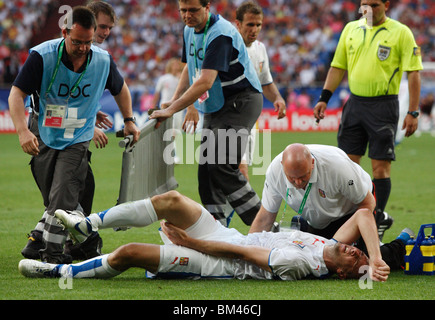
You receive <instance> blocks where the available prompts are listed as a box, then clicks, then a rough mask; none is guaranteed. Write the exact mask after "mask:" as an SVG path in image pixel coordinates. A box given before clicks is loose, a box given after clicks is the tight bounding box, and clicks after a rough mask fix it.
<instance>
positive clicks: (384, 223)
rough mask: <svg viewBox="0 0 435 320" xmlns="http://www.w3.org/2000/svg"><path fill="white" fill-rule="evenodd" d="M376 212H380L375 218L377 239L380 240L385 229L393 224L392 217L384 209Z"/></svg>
mask: <svg viewBox="0 0 435 320" xmlns="http://www.w3.org/2000/svg"><path fill="white" fill-rule="evenodd" d="M377 214H382V216H380V217H379V218H378V219H376V220H377V225H378V235H379V240H380V241H382V238H383V237H384V233H385V231H387V230H388V229H390V228H391V226H392V225H393V222H394V219H393V218H392V217H391V216H390V215H389V214H388V213H386V212H385V211H384V212H378V213H377Z"/></svg>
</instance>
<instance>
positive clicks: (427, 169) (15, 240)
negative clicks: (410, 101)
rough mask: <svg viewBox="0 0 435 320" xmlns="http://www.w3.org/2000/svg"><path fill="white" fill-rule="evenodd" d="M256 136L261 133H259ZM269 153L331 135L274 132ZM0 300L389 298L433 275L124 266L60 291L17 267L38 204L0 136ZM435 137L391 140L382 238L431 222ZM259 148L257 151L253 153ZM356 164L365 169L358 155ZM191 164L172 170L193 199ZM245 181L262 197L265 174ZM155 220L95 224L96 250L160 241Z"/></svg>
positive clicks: (110, 149)
mask: <svg viewBox="0 0 435 320" xmlns="http://www.w3.org/2000/svg"><path fill="white" fill-rule="evenodd" d="M109 139H110V143H109V145H108V146H107V147H106V148H105V149H102V150H97V149H96V148H95V147H94V146H92V147H91V150H92V151H93V158H92V168H93V171H94V175H95V179H96V184H97V189H96V194H95V200H94V207H93V209H94V210H93V211H100V210H104V209H107V208H109V207H111V206H112V205H114V204H115V202H116V199H117V196H118V191H119V181H120V171H121V154H122V149H121V148H119V147H118V145H117V143H118V139H117V138H115V136H114V135H109ZM260 140H261V139H260ZM271 141H272V146H271V152H272V158H273V157H274V156H275V155H276V154H278V153H279V152H280V151H282V149H283V148H284V147H285V146H286V145H288V144H290V143H293V142H301V143H320V144H329V145H336V134H335V133H273V134H272V139H271ZM0 146H1V150H2V151H1V153H0V164H1V169H0V181H1V182H0V194H1V202H0V208H1V210H0V215H1V228H0V299H2V300H16V299H18V300H36V299H38V300H39V299H50V300H51V299H61V300H82V299H90V300H102V299H113V300H142V299H145V300H148V299H150V300H178V299H182V300H239V299H241V300H281V299H291V300H295V299H303V300H307V299H310V300H313V299H314V300H315V299H340V300H342V299H344V300H359V299H367V300H382V299H388V300H395V299H416V300H425V299H433V298H434V288H435V276H432V277H430V276H408V275H405V274H404V273H403V272H401V271H396V272H393V273H392V274H391V275H390V277H389V280H388V281H387V282H386V283H373V288H372V289H365V290H362V289H360V287H359V284H358V280H347V281H340V280H337V279H336V278H331V279H327V280H303V281H296V282H283V281H255V280H244V281H240V280H200V281H191V280H149V279H145V277H144V270H142V269H130V270H128V271H127V272H125V273H123V274H122V275H120V276H118V277H116V278H113V279H110V280H98V279H74V280H73V288H72V289H71V290H62V289H60V287H59V280H58V279H27V278H24V277H23V276H22V275H21V274H19V272H18V269H17V266H18V262H19V261H20V259H22V256H21V254H20V251H21V250H22V248H23V247H24V245H25V244H26V242H27V239H26V234H27V233H28V232H29V231H30V230H31V229H32V228H33V227H34V226H35V225H36V223H37V221H38V220H39V218H40V217H41V215H42V212H43V205H42V203H41V197H40V194H39V191H38V189H37V187H36V185H35V183H34V181H33V178H32V176H31V172H30V168H29V166H28V162H29V160H30V157H29V156H28V155H26V154H24V153H23V152H22V150H21V148H20V146H19V143H18V138H17V136H16V135H1V136H0ZM434 146H435V139H434V138H432V137H431V136H430V135H425V134H424V135H422V136H421V137H419V138H416V137H411V138H408V139H405V140H404V141H403V142H402V143H401V144H400V145H398V146H397V161H396V162H394V163H393V166H392V193H391V196H390V200H389V202H388V205H387V208H386V211H387V212H388V213H389V214H390V215H392V216H393V217H394V219H395V222H394V224H393V226H392V228H391V229H390V230H388V231H387V232H386V234H385V236H384V241H385V242H387V241H391V240H393V239H394V238H395V237H396V236H397V235H398V234H399V232H400V231H401V230H402V229H403V228H404V227H410V228H412V229H413V230H414V231H415V232H417V231H418V229H419V227H420V225H421V224H423V223H435V215H434V213H435V204H434V201H433V198H434V195H435V193H434V181H435V173H434V170H433V164H434V159H433V156H434V151H433V150H434ZM260 154H261V153H260ZM362 166H363V167H364V168H365V169H366V170H367V171H368V172H371V168H370V162H369V160H368V159H367V157H364V161H363V163H362ZM196 169H197V165H195V164H193V165H177V166H176V168H175V175H176V178H177V181H178V183H179V185H180V186H179V188H178V189H177V190H178V191H180V192H181V193H183V194H185V195H187V196H189V197H191V198H193V199H195V200H197V201H199V197H198V192H197V179H196ZM250 181H251V185H252V186H253V187H254V189H255V190H256V191H257V193H258V194H259V195H260V196H261V192H262V188H263V182H264V176H254V175H251V180H250ZM157 227H158V225H152V226H149V227H147V228H142V229H130V230H128V231H126V232H114V231H113V230H111V229H110V230H101V231H100V234H101V236H102V238H103V241H104V246H103V253H109V252H111V251H113V250H114V249H116V248H117V247H119V246H120V245H122V244H126V243H128V242H152V243H161V242H160V238H159V236H158V233H157ZM231 227H235V228H237V229H239V230H240V231H242V232H243V233H247V231H248V227H247V226H245V225H244V224H243V223H242V222H241V220H240V219H239V218H238V217H237V216H235V217H234V218H233V221H232V223H231Z"/></svg>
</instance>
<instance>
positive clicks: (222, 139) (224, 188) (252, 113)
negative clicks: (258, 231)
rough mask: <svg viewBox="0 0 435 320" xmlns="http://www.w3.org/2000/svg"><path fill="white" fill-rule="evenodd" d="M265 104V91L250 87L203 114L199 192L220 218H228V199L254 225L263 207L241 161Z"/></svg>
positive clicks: (244, 219) (222, 219)
mask: <svg viewBox="0 0 435 320" xmlns="http://www.w3.org/2000/svg"><path fill="white" fill-rule="evenodd" d="M212 98H213V97H210V98H209V99H212ZM262 108H263V96H262V94H261V93H258V92H254V91H252V90H250V89H247V90H244V91H242V92H240V93H238V94H235V95H233V96H231V97H230V98H227V99H226V102H225V105H224V106H223V107H222V108H221V109H220V110H218V111H217V112H214V113H206V114H205V115H204V124H203V129H202V138H201V147H200V159H199V166H198V187H199V195H200V197H201V201H202V204H203V205H204V207H205V208H206V209H207V210H208V211H209V212H210V213H211V214H212V215H213V216H214V217H215V218H216V220H219V221H221V222H222V221H224V220H225V218H226V216H225V208H226V207H227V201H228V203H229V204H230V206H231V207H232V208H233V209H234V210H235V212H236V213H237V214H238V215H239V216H240V218H241V219H242V221H243V222H244V223H245V224H247V225H251V223H252V221H253V220H254V218H255V216H256V214H257V212H258V210H259V209H260V206H261V201H260V198H259V197H258V195H257V194H256V192H255V191H254V190H253V189H252V187H251V185H250V184H249V183H248V181H247V180H246V178H245V177H244V176H243V174H242V173H241V172H240V170H239V165H240V161H241V158H242V156H243V154H244V152H245V149H246V144H247V141H248V136H249V133H250V131H251V129H252V128H253V126H254V124H255V122H256V121H257V119H258V117H259V115H260V113H261V110H262Z"/></svg>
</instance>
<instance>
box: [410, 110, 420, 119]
mask: <svg viewBox="0 0 435 320" xmlns="http://www.w3.org/2000/svg"><path fill="white" fill-rule="evenodd" d="M408 114H410V115H411V116H413V117H414V118H418V116H419V115H420V112H418V111H408Z"/></svg>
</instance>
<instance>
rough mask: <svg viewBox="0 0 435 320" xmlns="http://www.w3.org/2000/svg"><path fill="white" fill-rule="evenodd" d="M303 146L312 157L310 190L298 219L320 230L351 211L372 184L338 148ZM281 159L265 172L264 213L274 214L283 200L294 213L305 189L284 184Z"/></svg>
mask: <svg viewBox="0 0 435 320" xmlns="http://www.w3.org/2000/svg"><path fill="white" fill-rule="evenodd" d="M307 147H308V148H309V149H310V151H311V154H312V155H313V157H314V169H313V171H312V174H311V178H310V181H309V182H310V183H312V187H311V191H310V193H309V195H308V198H307V202H306V204H305V207H304V209H303V212H302V217H303V218H304V219H305V220H307V221H308V223H309V224H310V225H311V226H312V227H314V228H317V229H323V228H325V227H327V226H328V224H329V223H331V222H332V221H335V220H337V219H339V218H341V217H343V216H345V215H347V214H350V213H353V212H355V211H356V209H357V205H358V204H359V203H360V202H361V201H363V200H364V198H365V197H366V195H367V192H369V191H372V188H373V187H372V181H371V178H370V175H369V174H368V173H367V172H365V171H364V170H363V169H362V168H361V167H360V166H359V165H358V164H356V163H354V162H353V161H352V160H350V159H349V157H348V156H347V155H346V154H345V153H344V152H343V151H342V150H341V149H339V148H337V147H333V146H322V145H307ZM281 160H282V153H280V154H279V155H278V156H277V157H276V158H275V159H274V160H273V161H272V163H271V164H270V166H269V168H268V170H267V171H266V180H265V182H264V187H263V196H262V205H263V207H264V208H265V209H266V210H267V211H269V212H273V213H275V212H278V210H279V208H280V206H281V202H282V200H283V199H285V201H286V202H287V204H288V206H290V207H291V208H292V209H293V210H294V211H295V212H296V213H297V212H298V210H299V208H300V205H301V203H302V200H303V198H304V195H305V190H302V189H296V188H295V187H294V186H293V185H292V184H291V183H290V182H289V181H288V179H287V178H286V176H285V174H284V171H283V167H282V164H281ZM287 194H288V196H287ZM287 210H288V209H287Z"/></svg>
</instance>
